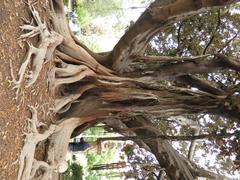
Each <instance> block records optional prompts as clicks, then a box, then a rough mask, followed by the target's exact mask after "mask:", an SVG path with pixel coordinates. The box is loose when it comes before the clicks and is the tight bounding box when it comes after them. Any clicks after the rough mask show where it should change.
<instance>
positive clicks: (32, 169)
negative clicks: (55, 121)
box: [17, 106, 58, 180]
mask: <svg viewBox="0 0 240 180" xmlns="http://www.w3.org/2000/svg"><path fill="white" fill-rule="evenodd" d="M29 108H30V111H31V114H32V117H31V119H28V121H27V123H28V125H27V130H26V131H27V132H25V133H24V134H25V136H26V137H25V140H24V145H23V148H22V150H21V153H20V156H19V159H18V161H19V170H18V178H17V180H29V179H30V178H32V177H34V175H35V173H36V171H37V169H38V168H43V167H44V168H45V169H46V168H50V166H48V164H47V163H46V162H42V161H36V160H35V159H34V153H35V149H36V146H37V144H38V143H39V142H41V141H43V140H45V139H47V138H48V137H49V136H50V135H52V134H53V133H54V132H55V131H57V128H58V126H57V125H51V126H50V127H49V128H48V129H47V130H45V131H44V132H43V133H39V132H38V128H39V127H41V126H46V125H45V124H44V123H42V122H39V121H38V118H37V110H36V108H34V107H32V106H29Z"/></svg>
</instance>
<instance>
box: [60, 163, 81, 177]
mask: <svg viewBox="0 0 240 180" xmlns="http://www.w3.org/2000/svg"><path fill="white" fill-rule="evenodd" d="M82 179H83V169H82V166H81V165H80V164H78V163H76V162H73V163H70V162H68V169H67V171H66V172H65V173H64V180H82Z"/></svg>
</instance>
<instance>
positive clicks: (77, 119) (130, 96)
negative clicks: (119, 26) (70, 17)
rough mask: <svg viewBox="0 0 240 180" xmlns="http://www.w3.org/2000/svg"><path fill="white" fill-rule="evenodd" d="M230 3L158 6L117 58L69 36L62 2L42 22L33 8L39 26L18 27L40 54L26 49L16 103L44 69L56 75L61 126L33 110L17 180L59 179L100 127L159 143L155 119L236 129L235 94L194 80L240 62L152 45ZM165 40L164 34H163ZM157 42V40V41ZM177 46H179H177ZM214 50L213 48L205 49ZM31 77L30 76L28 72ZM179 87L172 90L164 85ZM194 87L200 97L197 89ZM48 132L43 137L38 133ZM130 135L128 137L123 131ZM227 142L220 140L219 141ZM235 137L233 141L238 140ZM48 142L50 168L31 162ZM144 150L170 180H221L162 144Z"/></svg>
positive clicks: (161, 0) (239, 106)
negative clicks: (225, 123) (221, 121)
mask: <svg viewBox="0 0 240 180" xmlns="http://www.w3.org/2000/svg"><path fill="white" fill-rule="evenodd" d="M235 2H237V1H233V0H208V1H205V0H156V1H154V2H153V3H152V4H151V5H150V6H149V7H148V8H147V9H146V10H145V11H144V12H143V13H142V15H141V16H140V17H139V19H138V20H137V21H136V22H135V23H134V24H133V25H132V26H131V27H130V28H129V29H128V31H126V33H125V34H124V35H123V36H122V37H121V39H120V40H119V42H118V43H117V44H116V45H115V46H114V48H113V49H112V51H110V52H107V53H95V52H93V51H91V50H90V49H88V48H87V47H86V46H85V45H84V44H82V43H81V42H80V41H79V40H78V39H77V38H76V37H75V36H74V34H73V33H72V32H71V30H70V28H69V26H68V21H67V18H66V15H65V12H64V4H63V1H62V0H49V3H48V6H49V7H48V9H49V12H50V15H51V17H49V19H45V20H44V19H43V18H41V17H40V15H39V14H38V12H37V10H36V9H35V7H34V3H32V2H31V1H29V2H28V6H29V8H30V10H31V13H32V16H33V19H34V22H35V24H34V25H32V24H31V25H30V24H25V25H23V26H21V28H22V29H23V30H25V31H26V33H25V34H23V35H22V36H21V38H30V37H35V36H38V37H39V43H38V46H37V47H34V46H33V45H31V44H29V50H28V54H27V56H26V59H25V61H24V62H23V64H22V66H21V68H20V70H19V72H18V79H16V78H14V76H13V72H12V76H13V82H14V83H15V86H14V88H15V89H16V90H17V91H16V92H17V93H16V96H17V99H20V98H21V97H20V96H21V95H20V94H19V90H20V88H22V87H29V86H32V85H33V84H34V83H35V82H36V81H37V80H38V76H39V74H40V73H41V69H42V66H43V64H44V62H46V61H52V62H53V63H54V67H53V68H52V69H51V71H49V75H48V77H47V79H48V82H49V89H50V92H51V95H53V96H54V97H56V100H55V106H54V107H52V109H49V111H52V112H54V113H55V114H56V116H57V117H58V122H57V123H55V124H51V125H50V126H49V127H46V125H45V124H42V123H41V122H39V121H38V119H37V111H36V109H35V107H30V110H31V112H32V118H31V119H29V126H28V132H26V141H25V143H24V147H23V149H22V152H21V154H20V158H19V166H20V168H19V173H18V180H27V179H31V178H34V177H36V172H37V171H38V170H39V169H43V171H42V172H43V173H42V175H41V177H38V178H40V179H50V177H52V174H53V172H55V171H58V172H62V171H64V170H62V167H64V165H66V161H65V155H66V152H67V150H68V142H69V139H70V138H71V137H72V136H75V135H77V134H79V133H81V132H82V131H83V130H84V129H86V128H89V127H91V126H92V125H94V124H96V123H99V122H103V123H105V124H106V125H107V126H108V127H111V128H113V129H114V130H116V132H119V133H121V134H123V135H129V134H130V135H136V136H141V137H145V136H146V137H147V136H150V137H154V136H160V135H163V134H164V132H162V131H161V130H160V129H159V128H157V127H156V126H155V125H154V123H153V122H152V119H154V118H159V117H175V116H178V117H179V116H184V115H188V114H189V115H192V114H210V115H218V116H221V117H223V118H228V119H231V122H233V123H235V124H237V123H239V114H240V103H239V102H240V98H239V94H238V93H236V92H237V88H236V87H234V88H230V89H225V90H223V89H221V88H218V87H217V86H215V85H212V84H211V83H209V81H208V80H206V78H205V80H204V79H201V78H197V77H195V76H194V75H196V74H198V75H205V76H207V75H208V74H210V73H217V72H218V71H222V70H230V71H233V72H239V71H240V62H239V60H238V59H237V58H238V57H237V56H235V57H233V56H227V53H221V51H219V52H212V53H209V52H208V54H207V53H206V50H204V53H202V54H198V55H195V56H193V55H192V54H187V53H185V54H184V53H182V55H181V56H179V55H178V56H177V55H176V56H165V55H151V56H150V55H148V54H147V53H146V49H147V48H148V45H149V42H150V41H151V40H152V39H153V37H155V36H156V35H159V33H160V32H162V31H164V29H166V28H167V27H169V26H170V25H172V24H174V23H179V22H180V21H182V20H185V19H187V18H189V17H190V16H193V15H197V14H200V13H204V12H206V11H208V10H211V9H219V8H223V7H226V6H229V5H230V4H232V3H235ZM160 35H161V33H160ZM160 35H159V36H160ZM179 42H180V41H179ZM208 46H209V45H208ZM30 63H31V64H32V66H31V67H32V70H31V71H30V72H27V71H28V70H27V66H28V65H29V64H30ZM168 80H169V81H175V82H179V83H181V84H185V86H183V85H181V86H180V85H179V86H178V83H174V84H171V85H166V84H164V83H160V81H168ZM193 87H194V88H195V89H193ZM41 126H44V127H45V131H43V132H42V131H41V132H39V130H38V128H39V127H41ZM122 128H125V129H127V128H129V129H131V131H129V132H128V131H122ZM221 135H223V132H222V134H221ZM233 137H235V136H234V134H233ZM46 139H48V141H49V146H48V150H47V154H46V157H47V160H46V161H37V160H35V159H34V153H35V149H36V145H37V144H38V143H39V142H41V141H43V140H46ZM136 143H137V144H139V146H141V147H144V148H146V149H147V150H148V151H150V152H152V153H153V154H154V155H155V157H156V159H157V160H158V162H159V166H160V167H161V168H164V170H165V172H166V176H167V177H169V178H170V179H196V178H197V177H207V178H213V179H215V178H217V177H221V178H223V176H221V175H218V174H216V173H212V172H210V171H207V170H204V169H202V168H199V167H198V166H197V165H196V164H195V163H194V162H192V161H191V159H190V160H189V159H188V158H186V157H184V156H182V155H180V154H179V153H178V152H177V151H176V150H175V149H174V148H173V147H172V145H171V143H170V142H169V141H168V139H163V138H152V139H146V138H145V139H144V138H142V139H136Z"/></svg>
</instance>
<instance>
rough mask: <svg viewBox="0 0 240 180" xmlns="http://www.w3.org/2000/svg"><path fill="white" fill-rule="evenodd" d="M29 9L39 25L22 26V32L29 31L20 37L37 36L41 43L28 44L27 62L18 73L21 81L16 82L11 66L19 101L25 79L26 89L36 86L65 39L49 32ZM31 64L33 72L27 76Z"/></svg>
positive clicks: (33, 9)
mask: <svg viewBox="0 0 240 180" xmlns="http://www.w3.org/2000/svg"><path fill="white" fill-rule="evenodd" d="M29 8H30V10H31V12H32V15H33V17H34V20H35V21H36V23H37V26H33V25H23V26H20V28H21V29H22V30H25V31H29V32H27V33H25V34H23V35H21V36H20V38H21V39H26V38H32V37H35V36H37V35H39V37H40V43H39V45H38V47H34V46H33V45H32V44H30V43H28V46H29V49H28V53H27V56H26V58H25V61H24V62H23V64H22V65H21V67H20V70H19V72H18V76H19V79H18V80H16V79H15V77H14V75H13V72H12V71H13V70H12V65H11V63H10V66H11V75H12V79H13V83H14V84H15V86H14V87H13V89H17V91H16V98H17V99H18V96H19V92H20V89H21V88H23V85H24V77H26V78H27V84H26V87H30V86H31V85H32V84H34V83H35V82H36V80H37V78H38V76H39V74H40V71H41V69H42V66H43V63H44V61H45V62H46V61H50V60H51V58H52V54H53V52H54V50H55V49H56V47H57V46H58V45H59V44H61V42H62V41H63V37H62V36H61V35H60V34H58V33H56V32H54V31H49V30H48V29H47V26H46V23H45V22H43V23H42V21H41V19H40V16H39V14H38V12H37V11H36V10H35V8H34V7H33V6H32V5H29ZM29 64H31V65H32V66H31V71H30V72H29V73H28V74H27V73H26V71H27V67H28V65H29Z"/></svg>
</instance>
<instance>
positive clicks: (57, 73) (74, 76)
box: [48, 63, 96, 92]
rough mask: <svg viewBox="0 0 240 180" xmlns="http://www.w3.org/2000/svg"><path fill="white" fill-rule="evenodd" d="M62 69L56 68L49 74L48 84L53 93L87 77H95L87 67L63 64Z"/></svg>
mask: <svg viewBox="0 0 240 180" xmlns="http://www.w3.org/2000/svg"><path fill="white" fill-rule="evenodd" d="M62 64H63V66H62V67H61V68H59V67H55V68H53V69H52V70H51V71H50V72H49V73H48V83H49V89H50V91H51V92H55V89H56V88H58V87H59V86H61V85H64V84H71V83H75V82H78V81H80V80H82V79H84V78H86V77H94V76H95V75H96V74H95V72H94V71H93V70H91V69H90V68H89V67H87V66H85V65H73V64H65V63H62Z"/></svg>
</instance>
